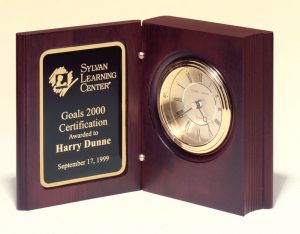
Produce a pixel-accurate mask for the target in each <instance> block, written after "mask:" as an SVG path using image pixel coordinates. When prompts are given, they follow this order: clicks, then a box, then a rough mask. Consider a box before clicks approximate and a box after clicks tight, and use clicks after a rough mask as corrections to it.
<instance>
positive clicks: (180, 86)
mask: <svg viewBox="0 0 300 234" xmlns="http://www.w3.org/2000/svg"><path fill="white" fill-rule="evenodd" d="M176 84H177V85H178V86H180V87H181V88H183V89H185V88H184V87H183V86H182V85H181V84H179V83H178V82H177V81H176Z"/></svg>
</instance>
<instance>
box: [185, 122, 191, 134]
mask: <svg viewBox="0 0 300 234" xmlns="http://www.w3.org/2000/svg"><path fill="white" fill-rule="evenodd" d="M190 126H191V121H190V120H188V121H187V122H186V125H185V132H186V133H187V132H188V131H189V129H190Z"/></svg>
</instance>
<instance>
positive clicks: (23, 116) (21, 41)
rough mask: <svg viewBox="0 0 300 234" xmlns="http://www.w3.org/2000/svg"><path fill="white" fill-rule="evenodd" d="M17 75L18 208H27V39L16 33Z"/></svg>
mask: <svg viewBox="0 0 300 234" xmlns="http://www.w3.org/2000/svg"><path fill="white" fill-rule="evenodd" d="M16 52H17V54H16V56H17V61H16V65H17V67H16V75H17V82H16V83H17V87H16V89H17V90H16V91H17V98H16V100H17V103H16V105H17V116H16V119H17V132H16V135H17V139H16V141H17V151H16V152H17V160H16V161H17V169H16V171H17V176H16V177H17V178H16V179H17V209H19V210H26V209H27V202H26V201H27V191H26V190H27V188H26V171H27V163H26V161H27V139H28V138H27V98H26V97H27V89H26V40H25V36H24V35H20V34H17V35H16Z"/></svg>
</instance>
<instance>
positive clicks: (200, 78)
mask: <svg viewBox="0 0 300 234" xmlns="http://www.w3.org/2000/svg"><path fill="white" fill-rule="evenodd" d="M198 81H199V82H201V83H202V73H200V72H198Z"/></svg>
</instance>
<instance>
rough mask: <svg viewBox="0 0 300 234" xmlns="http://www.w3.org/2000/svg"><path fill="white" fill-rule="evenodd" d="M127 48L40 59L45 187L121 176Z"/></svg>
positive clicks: (80, 49) (95, 48)
mask: <svg viewBox="0 0 300 234" xmlns="http://www.w3.org/2000/svg"><path fill="white" fill-rule="evenodd" d="M125 92H126V88H125V47H124V45H123V44H122V43H120V42H110V43H102V44H93V45H87V46H77V47H68V48H62V49H53V50H47V51H45V52H44V53H43V54H42V56H41V58H40V160H41V161H40V173H41V176H40V178H41V184H42V185H43V186H44V187H55V186H61V185H64V184H70V183H76V182H82V181H87V180H93V179H98V178H104V177H111V176H116V175H120V174H121V173H123V172H124V170H125V166H126V129H125V126H126V125H125V121H126V120H125V113H126V107H125V97H126V95H125Z"/></svg>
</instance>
